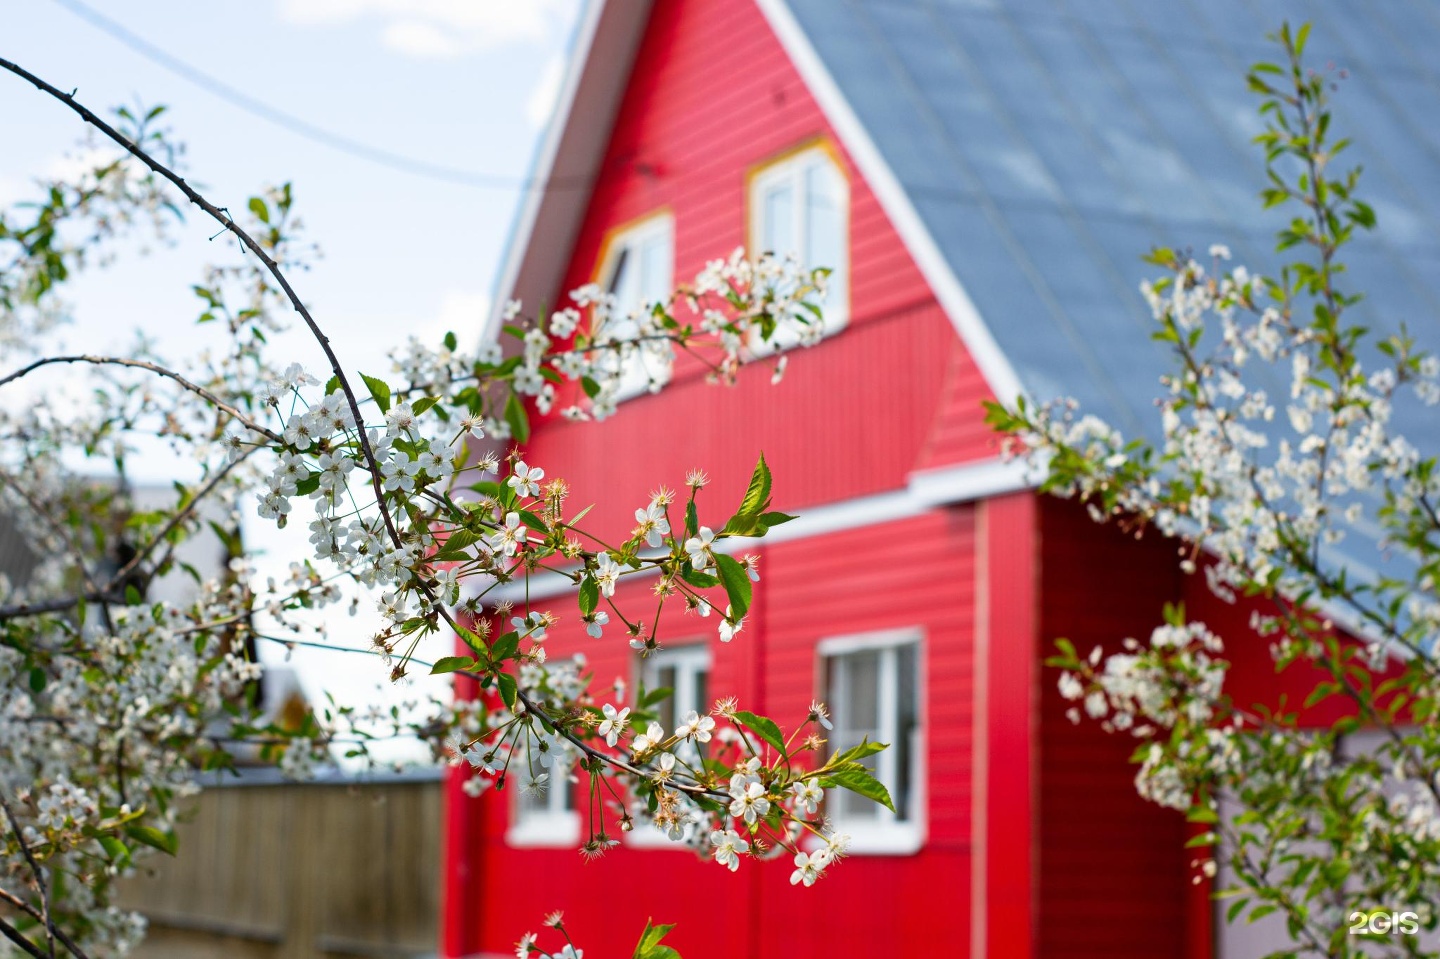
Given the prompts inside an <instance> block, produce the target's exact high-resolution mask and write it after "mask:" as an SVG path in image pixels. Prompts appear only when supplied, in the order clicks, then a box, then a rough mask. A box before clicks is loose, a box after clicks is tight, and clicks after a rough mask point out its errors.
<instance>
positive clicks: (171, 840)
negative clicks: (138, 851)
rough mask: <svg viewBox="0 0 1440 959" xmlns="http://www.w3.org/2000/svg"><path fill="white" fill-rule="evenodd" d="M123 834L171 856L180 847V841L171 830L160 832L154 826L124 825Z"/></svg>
mask: <svg viewBox="0 0 1440 959" xmlns="http://www.w3.org/2000/svg"><path fill="white" fill-rule="evenodd" d="M125 835H127V836H129V837H130V838H131V839H133V840H135V841H136V842H138V843H144V844H145V845H147V846H152V847H154V848H155V849H158V850H160V851H161V852H163V853H166V854H168V855H171V856H173V855H175V853H176V851H177V850H178V849H179V848H180V841H179V840H178V839H176V838H175V834H174V833H173V832H161V831H160V830H158V829H156V828H155V827H154V826H126V827H125Z"/></svg>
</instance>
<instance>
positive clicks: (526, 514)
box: [520, 509, 550, 534]
mask: <svg viewBox="0 0 1440 959" xmlns="http://www.w3.org/2000/svg"><path fill="white" fill-rule="evenodd" d="M520 522H522V523H524V524H525V525H526V526H528V527H530V528H531V529H533V530H534V531H535V532H537V533H546V534H548V533H549V532H550V527H548V526H546V525H545V521H544V520H543V519H541V518H540V517H538V516H536V515H535V514H534V513H532V512H530V511H529V510H528V509H522V510H520Z"/></svg>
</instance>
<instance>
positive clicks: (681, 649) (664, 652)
mask: <svg viewBox="0 0 1440 959" xmlns="http://www.w3.org/2000/svg"><path fill="white" fill-rule="evenodd" d="M666 666H673V667H675V674H676V684H675V692H676V695H675V698H674V703H675V725H676V726H678V725H679V724H680V723H682V722H684V720H685V716H686V714H688V713H689V712H690V710H692V709H693V710H695V712H697V713H699V714H700V715H702V716H704V715H705V714H706V713H707V712H709V711H710V704H709V703H697V702H693V701H692V700H693V698H694V696H693V693H694V690H695V681H694V677H695V675H696V674H697V673H701V672H703V673H704V674H705V675H706V677H707V680H706V683H705V688H706V690H707V694H708V690H709V688H710V683H709V680H708V677H709V676H711V675H712V674H713V672H714V669H715V663H714V659H713V657H712V656H711V655H710V645H709V643H706V642H694V643H686V644H684V645H678V646H667V647H664V648H663V649H659V650H656V651H655V652H653V653H651V654H650V655H649V656H646V657H645V658H644V659H642V660H641V661H640V670H639V672H640V678H641V679H642V680H643V682H644V686H645V689H646V691H647V692H648V691H650V690H652V689H659V688H660V685H659V681H658V675H659V672H660V670H661V669H663V668H664V667H666ZM682 672H683V674H684V675H685V677H686V680H687V681H686V682H683V683H682V682H680V676H681V674H682ZM681 690H684V696H683V697H682V696H681V695H680V692H681ZM673 732H675V730H674V728H673V727H672V728H670V729H667V730H665V734H666V735H667V736H668V735H670V734H671V733H673ZM687 833H688V830H687ZM625 842H626V844H627V845H631V846H635V847H637V848H640V849H674V850H676V851H682V852H693V849H692V847H691V846H689V845H688V844H686V843H684V842H676V841H675V840H673V839H671V838H670V837H669V836H667V835H665V834H664V833H663V832H661V831H660V830H658V829H656V828H655V827H654V826H653V825H651V824H650V823H648V822H644V823H639V822H637V823H636V824H635V828H634V829H632V830H631V831H630V832H629V834H628V835H626V837H625Z"/></svg>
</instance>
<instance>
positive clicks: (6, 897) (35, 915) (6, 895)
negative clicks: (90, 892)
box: [0, 889, 89, 959]
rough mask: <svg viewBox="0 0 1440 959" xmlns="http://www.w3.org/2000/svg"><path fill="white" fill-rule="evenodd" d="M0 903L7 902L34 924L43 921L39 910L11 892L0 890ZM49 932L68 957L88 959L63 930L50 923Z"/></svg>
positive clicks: (43, 918)
mask: <svg viewBox="0 0 1440 959" xmlns="http://www.w3.org/2000/svg"><path fill="white" fill-rule="evenodd" d="M0 902H8V903H9V904H10V905H11V906H14V907H15V908H16V909H19V910H20V911H21V912H23V913H25V914H26V915H27V916H29V917H30V918H32V919H34V920H35V921H36V922H41V923H43V922H44V921H45V917H44V915H43V914H42V913H41V912H40V910H38V909H36V908H35V907H34V906H32V905H30V904H29V903H28V902H26V901H25V900H24V899H21V898H20V897H19V896H17V895H15V894H14V893H13V892H10V891H9V890H8V889H0ZM50 931H51V932H53V933H54V934H55V938H56V939H57V940H58V941H59V943H60V945H62V946H64V947H65V948H66V949H67V950H68V951H69V952H70V955H72V956H74V957H75V959H89V956H88V955H87V954H86V952H85V950H84V949H81V948H80V947H79V946H78V945H76V943H75V940H74V939H71V938H70V937H69V936H68V935H66V933H65V930H63V929H61V928H60V927H59V926H57V925H55V924H54V923H51V924H50ZM12 941H13V940H12ZM27 941H28V940H27Z"/></svg>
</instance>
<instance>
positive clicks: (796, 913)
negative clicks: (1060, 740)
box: [445, 507, 975, 959]
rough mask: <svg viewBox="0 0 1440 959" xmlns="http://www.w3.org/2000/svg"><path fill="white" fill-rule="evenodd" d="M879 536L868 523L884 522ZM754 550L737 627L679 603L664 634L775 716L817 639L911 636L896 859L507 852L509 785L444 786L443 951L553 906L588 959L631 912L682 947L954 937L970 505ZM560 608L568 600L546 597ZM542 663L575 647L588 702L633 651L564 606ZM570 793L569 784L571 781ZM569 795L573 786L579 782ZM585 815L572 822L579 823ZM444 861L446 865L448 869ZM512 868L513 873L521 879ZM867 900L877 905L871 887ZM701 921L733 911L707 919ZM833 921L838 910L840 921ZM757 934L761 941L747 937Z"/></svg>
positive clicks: (629, 925)
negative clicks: (447, 910)
mask: <svg viewBox="0 0 1440 959" xmlns="http://www.w3.org/2000/svg"><path fill="white" fill-rule="evenodd" d="M882 534H883V535H882ZM760 552H761V567H760V568H761V571H762V580H761V582H760V584H759V587H758V589H757V592H756V597H757V601H756V604H755V606H754V607H753V608H752V611H751V615H750V617H749V619H748V620H747V621H746V626H745V629H744V631H743V632H741V633H740V635H739V636H738V637H737V638H736V639H735V641H734V642H732V643H729V644H721V643H719V642H718V639H717V638H716V635H715V622H716V621H715V618H714V617H711V618H709V619H700V618H698V617H693V616H690V617H686V616H684V615H683V614H680V613H679V611H678V607H677V608H675V609H674V610H671V611H669V612H667V613H666V615H667V617H668V616H675V617H676V618H675V619H674V620H672V621H671V623H670V627H669V629H668V630H666V635H667V636H668V637H669V638H668V640H667V645H671V646H678V645H681V644H684V643H686V642H694V641H700V642H706V643H708V644H709V646H710V650H711V655H712V657H713V668H712V673H711V682H710V687H711V689H712V691H714V692H715V693H716V694H717V695H718V694H721V693H727V694H730V693H733V694H737V695H739V696H740V702H741V706H742V708H746V709H751V710H753V711H756V712H759V713H761V714H764V715H769V716H772V717H774V718H775V719H776V720H777V721H778V722H780V723H781V724H782V725H783V726H785V727H786V728H787V729H790V728H793V726H794V725H795V724H796V723H797V722H798V721H799V720H801V719H803V718H804V716H805V714H806V711H807V709H808V706H809V703H810V700H811V699H812V698H814V697H815V696H816V695H817V694H818V693H819V692H820V690H819V688H818V685H819V661H818V659H817V656H816V643H817V642H818V641H819V640H820V639H822V638H824V637H826V636H834V635H845V634H853V633H862V632H872V631H881V630H893V629H899V628H907V627H914V628H918V629H919V630H920V632H921V634H922V636H923V639H922V643H923V647H922V649H923V658H922V680H921V686H922V690H923V695H924V701H923V702H922V704H921V715H922V723H923V725H924V728H925V733H924V736H925V752H926V758H925V768H926V770H927V779H926V786H925V791H926V793H927V794H928V802H927V803H926V806H927V810H926V822H927V826H926V833H927V838H926V842H925V845H924V848H923V849H922V850H921V851H920V852H919V853H917V854H915V855H910V856H869V855H856V856H853V857H851V858H849V859H847V860H846V861H845V862H843V863H841V864H840V865H839V866H838V867H836V868H835V869H834V870H833V871H832V872H831V874H830V875H829V876H828V877H827V878H826V879H825V880H823V881H822V882H820V883H819V884H817V885H816V886H815V887H813V888H811V889H805V888H803V887H792V886H791V885H790V884H789V876H790V871H791V869H790V865H789V863H788V862H786V861H781V862H771V863H761V862H755V861H751V860H746V861H744V862H743V863H742V864H741V868H740V871H739V873H738V874H734V875H732V874H731V873H729V872H727V871H725V870H724V869H722V868H720V867H718V866H716V865H715V864H713V863H710V862H702V861H700V860H698V859H697V858H696V857H695V856H694V855H693V854H692V853H690V852H687V851H684V850H678V849H659V850H652V849H633V848H618V849H615V850H613V851H611V852H610V853H609V854H608V855H606V856H605V857H603V858H602V859H600V860H598V861H596V862H592V863H585V862H583V861H582V860H581V859H580V857H579V855H578V854H577V853H576V851H575V850H573V849H512V848H511V847H509V846H508V845H507V844H506V843H505V839H504V836H505V830H506V827H507V825H508V822H509V815H510V812H509V807H510V802H511V800H512V797H511V796H510V795H508V791H507V793H496V792H494V791H493V790H492V791H490V792H487V793H486V794H485V795H484V796H482V797H481V798H479V799H473V800H472V799H468V798H466V797H464V796H463V795H460V794H458V793H454V792H452V794H451V800H452V803H453V807H452V808H453V809H455V810H456V811H457V813H456V814H452V816H451V821H452V823H453V822H455V821H456V819H457V815H458V818H459V819H460V820H461V821H465V822H467V825H468V826H469V827H470V828H466V829H464V830H462V831H459V832H457V833H456V834H455V838H454V841H455V842H457V843H464V844H465V845H464V846H463V847H461V848H458V849H457V848H455V847H452V856H454V855H455V853H456V852H459V853H460V855H459V856H458V858H460V859H463V860H465V861H466V862H467V863H470V864H472V865H471V866H470V868H471V870H472V873H473V875H472V877H471V881H470V882H469V884H468V885H467V886H465V896H466V898H465V899H464V901H463V902H458V903H456V904H455V905H454V906H453V907H452V909H451V914H450V917H449V919H448V920H447V922H448V923H449V929H448V934H447V937H446V940H445V942H446V949H447V950H448V952H447V954H448V955H451V956H459V955H467V954H470V953H474V952H487V951H488V952H504V951H505V949H506V947H507V946H508V945H509V944H510V943H513V942H514V941H515V940H516V939H517V938H519V936H520V934H521V933H522V932H524V931H525V930H527V929H533V928H538V924H539V921H540V919H541V918H542V917H543V915H544V914H545V913H546V912H547V911H549V910H551V909H557V908H559V909H564V910H565V915H566V923H567V927H568V928H570V929H571V930H572V933H573V934H574V935H576V937H577V938H578V939H580V940H581V941H582V943H583V944H584V945H585V946H586V948H587V949H591V948H593V949H594V950H595V953H596V954H597V955H623V954H626V950H627V949H628V948H629V947H631V946H633V945H634V943H633V941H630V939H631V937H633V936H635V935H638V931H639V930H640V929H641V928H642V927H643V926H644V923H645V920H646V919H647V918H649V917H652V916H653V917H654V918H655V919H656V920H657V921H665V922H679V923H680V928H679V929H677V930H676V932H675V934H674V937H673V939H674V942H675V944H676V946H677V948H679V949H680V950H681V952H682V954H684V955H685V956H686V957H687V959H709V957H717V959H718V957H722V956H724V957H732V956H736V955H743V956H752V957H764V956H775V957H781V956H783V957H787V959H788V957H793V956H809V955H817V956H818V955H835V956H841V955H866V956H875V955H908V954H919V953H921V952H923V951H925V950H926V949H927V948H928V947H930V946H933V944H934V943H937V942H941V941H945V940H950V941H954V942H964V941H965V937H966V936H967V935H968V933H967V928H968V920H967V916H968V910H969V903H970V870H971V865H970V851H969V838H970V820H971V814H972V810H971V796H970V792H971V781H972V770H971V767H970V755H971V742H970V737H971V729H972V726H973V722H972V716H971V703H972V699H973V691H972V690H971V688H970V676H971V675H972V672H973V669H972V663H971V654H972V640H973V634H974V622H973V610H974V595H973V593H974V583H975V575H974V511H973V509H972V508H970V507H961V508H956V509H949V510H936V511H934V512H931V513H928V514H926V515H924V516H920V517H917V518H915V519H911V520H907V521H904V522H902V523H896V524H890V525H886V526H884V527H868V528H862V529H857V530H853V531H848V532H841V533H835V534H831V535H828V536H823V537H819V538H816V539H813V540H797V541H792V542H790V543H780V544H775V545H773V546H769V547H767V548H765V549H764V550H763V551H760ZM650 585H651V582H650V581H646V580H639V581H630V582H627V583H625V584H624V585H623V586H622V588H621V589H620V590H619V591H618V592H617V594H616V598H617V602H620V603H621V604H622V608H627V609H643V608H647V607H649V605H650V603H651V602H653V600H652V599H651V597H650V594H649V587H650ZM554 608H556V609H557V610H558V611H559V612H561V613H562V615H565V614H570V612H571V609H572V607H571V606H570V601H569V600H565V601H562V602H560V603H556V604H555V606H554ZM551 637H552V638H550V639H547V641H546V644H545V645H546V649H547V651H548V653H549V654H550V656H551V657H552V658H554V657H559V656H567V655H570V654H572V653H574V652H576V651H584V652H585V654H586V656H587V657H588V659H589V663H590V665H591V667H592V668H593V670H594V675H595V679H594V682H593V684H592V686H591V689H592V691H593V692H594V694H595V696H596V698H597V701H601V702H609V701H613V699H614V694H613V693H612V692H611V688H612V683H613V681H614V680H615V679H617V678H619V679H622V680H624V682H625V683H626V684H627V685H628V687H629V689H630V690H633V689H634V687H635V682H636V679H637V677H638V673H639V668H640V661H639V659H638V658H637V657H636V656H635V655H634V654H633V653H632V652H631V651H630V650H629V649H628V647H627V646H626V645H625V644H624V642H623V641H622V640H621V638H620V634H619V632H618V631H614V632H612V633H611V634H610V635H607V636H606V637H605V638H604V639H603V640H593V639H589V638H588V637H585V636H584V633H583V631H582V630H581V629H580V628H579V626H578V624H577V622H576V617H575V616H574V615H573V614H570V615H565V622H562V624H561V625H560V626H558V627H556V628H555V629H554V630H552V632H551ZM582 789H583V784H582ZM582 795H583V792H582ZM582 822H583V820H582ZM457 868H458V867H457V866H455V865H453V864H452V866H451V872H452V874H453V873H454V872H455V871H456V869H457ZM522 877H528V878H524V879H523V880H522ZM877 896H879V897H880V899H879V900H878V901H877V900H876V898H875V897H877ZM717 916H728V917H733V921H728V920H721V921H717V920H716V918H715V917H717ZM842 917H843V918H842ZM762 931H763V941H762V939H761V938H760V937H761V933H762Z"/></svg>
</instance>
